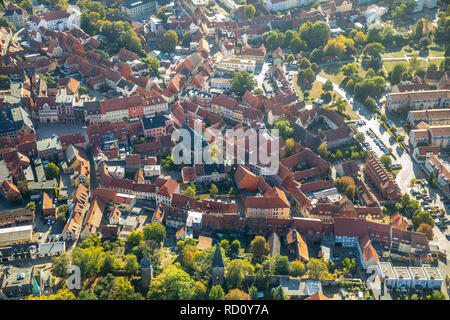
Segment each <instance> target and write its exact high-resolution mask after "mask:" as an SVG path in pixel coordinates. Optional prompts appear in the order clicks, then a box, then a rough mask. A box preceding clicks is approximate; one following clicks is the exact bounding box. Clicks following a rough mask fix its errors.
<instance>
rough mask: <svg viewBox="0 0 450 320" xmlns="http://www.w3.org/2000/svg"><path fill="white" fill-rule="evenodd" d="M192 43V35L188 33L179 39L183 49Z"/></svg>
mask: <svg viewBox="0 0 450 320" xmlns="http://www.w3.org/2000/svg"><path fill="white" fill-rule="evenodd" d="M191 41H192V35H191V33H190V32H189V31H186V32H185V33H184V34H183V37H182V38H181V44H182V45H183V47H189V45H190V44H191Z"/></svg>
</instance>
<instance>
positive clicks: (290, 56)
mask: <svg viewBox="0 0 450 320" xmlns="http://www.w3.org/2000/svg"><path fill="white" fill-rule="evenodd" d="M294 60H295V57H294V55H293V54H292V53H290V54H288V56H287V57H286V62H287V63H291V62H294Z"/></svg>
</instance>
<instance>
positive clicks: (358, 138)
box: [355, 132, 366, 143]
mask: <svg viewBox="0 0 450 320" xmlns="http://www.w3.org/2000/svg"><path fill="white" fill-rule="evenodd" d="M355 140H356V141H358V142H359V143H363V142H364V141H365V140H366V137H365V136H364V133H362V132H357V133H356V134H355Z"/></svg>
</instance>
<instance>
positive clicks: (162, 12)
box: [156, 6, 167, 23]
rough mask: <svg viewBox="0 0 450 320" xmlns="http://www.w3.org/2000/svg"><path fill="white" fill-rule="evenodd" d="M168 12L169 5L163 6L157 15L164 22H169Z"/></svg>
mask: <svg viewBox="0 0 450 320" xmlns="http://www.w3.org/2000/svg"><path fill="white" fill-rule="evenodd" d="M166 12H167V6H162V7H161V8H159V9H158V11H157V12H156V17H157V18H158V19H160V20H161V22H162V23H166V22H167V16H166Z"/></svg>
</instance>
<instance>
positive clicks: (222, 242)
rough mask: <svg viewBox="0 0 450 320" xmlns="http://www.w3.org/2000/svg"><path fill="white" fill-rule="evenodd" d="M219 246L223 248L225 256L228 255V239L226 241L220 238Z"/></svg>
mask: <svg viewBox="0 0 450 320" xmlns="http://www.w3.org/2000/svg"><path fill="white" fill-rule="evenodd" d="M220 247H221V248H223V250H224V251H225V254H226V255H227V256H229V255H230V241H228V240H227V239H222V240H221V241H220Z"/></svg>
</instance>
